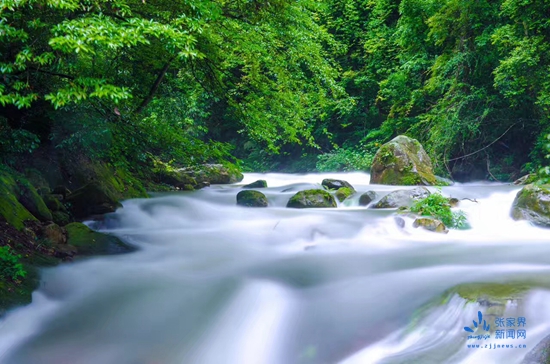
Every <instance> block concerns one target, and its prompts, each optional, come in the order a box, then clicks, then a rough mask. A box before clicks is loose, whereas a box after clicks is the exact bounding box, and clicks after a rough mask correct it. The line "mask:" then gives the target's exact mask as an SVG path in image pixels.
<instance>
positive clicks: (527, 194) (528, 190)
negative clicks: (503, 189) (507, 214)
mask: <svg viewBox="0 0 550 364" xmlns="http://www.w3.org/2000/svg"><path fill="white" fill-rule="evenodd" d="M511 214H512V218H513V219H514V220H527V221H530V222H531V223H533V224H535V225H539V226H545V227H550V185H542V186H535V185H527V186H525V187H523V188H522V189H521V191H519V192H518V194H517V195H516V198H515V199H514V202H513V204H512V212H511Z"/></svg>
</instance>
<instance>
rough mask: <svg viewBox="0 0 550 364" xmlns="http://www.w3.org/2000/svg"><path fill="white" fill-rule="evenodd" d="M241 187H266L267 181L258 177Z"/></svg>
mask: <svg viewBox="0 0 550 364" xmlns="http://www.w3.org/2000/svg"><path fill="white" fill-rule="evenodd" d="M243 188H267V181H266V180H263V179H259V180H257V181H256V182H252V183H249V184H247V185H244V186H243Z"/></svg>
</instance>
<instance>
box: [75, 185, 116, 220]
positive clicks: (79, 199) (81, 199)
mask: <svg viewBox="0 0 550 364" xmlns="http://www.w3.org/2000/svg"><path fill="white" fill-rule="evenodd" d="M66 201H67V204H68V205H69V208H70V211H71V212H72V214H73V215H74V216H75V217H77V218H86V217H89V216H92V215H101V214H106V213H109V212H113V211H115V210H116V209H117V208H118V207H120V206H121V205H120V203H119V202H118V199H117V198H116V197H115V196H113V195H112V194H111V193H109V191H108V190H106V189H105V188H103V186H102V185H101V184H100V183H97V182H91V183H88V184H87V185H85V186H84V187H81V188H79V189H77V190H76V191H74V192H73V193H71V194H70V195H68V196H67V199H66Z"/></svg>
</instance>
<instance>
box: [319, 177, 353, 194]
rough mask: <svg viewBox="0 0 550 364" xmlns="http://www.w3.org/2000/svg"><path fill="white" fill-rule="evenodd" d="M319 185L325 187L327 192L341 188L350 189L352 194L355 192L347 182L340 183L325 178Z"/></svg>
mask: <svg viewBox="0 0 550 364" xmlns="http://www.w3.org/2000/svg"><path fill="white" fill-rule="evenodd" d="M321 185H322V186H323V187H325V188H326V189H327V190H338V189H340V188H342V187H347V188H351V189H352V190H353V192H355V189H354V188H353V186H352V185H351V184H349V183H348V182H347V181H342V180H339V179H330V178H326V179H324V180H323V182H321Z"/></svg>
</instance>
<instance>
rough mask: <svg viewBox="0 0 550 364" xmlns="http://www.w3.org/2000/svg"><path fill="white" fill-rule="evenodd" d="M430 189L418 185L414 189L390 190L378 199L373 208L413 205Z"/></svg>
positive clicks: (428, 192)
mask: <svg viewBox="0 0 550 364" xmlns="http://www.w3.org/2000/svg"><path fill="white" fill-rule="evenodd" d="M429 195H430V191H429V190H428V189H427V188H425V187H417V188H414V189H412V190H397V191H393V192H390V193H389V194H387V195H386V196H384V197H383V198H382V199H381V200H380V201H378V202H377V203H376V204H375V205H374V206H373V208H375V209H388V208H398V207H403V206H404V207H411V206H412V205H413V204H414V203H415V202H416V201H418V200H421V199H423V198H426V197H428V196H429Z"/></svg>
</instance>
